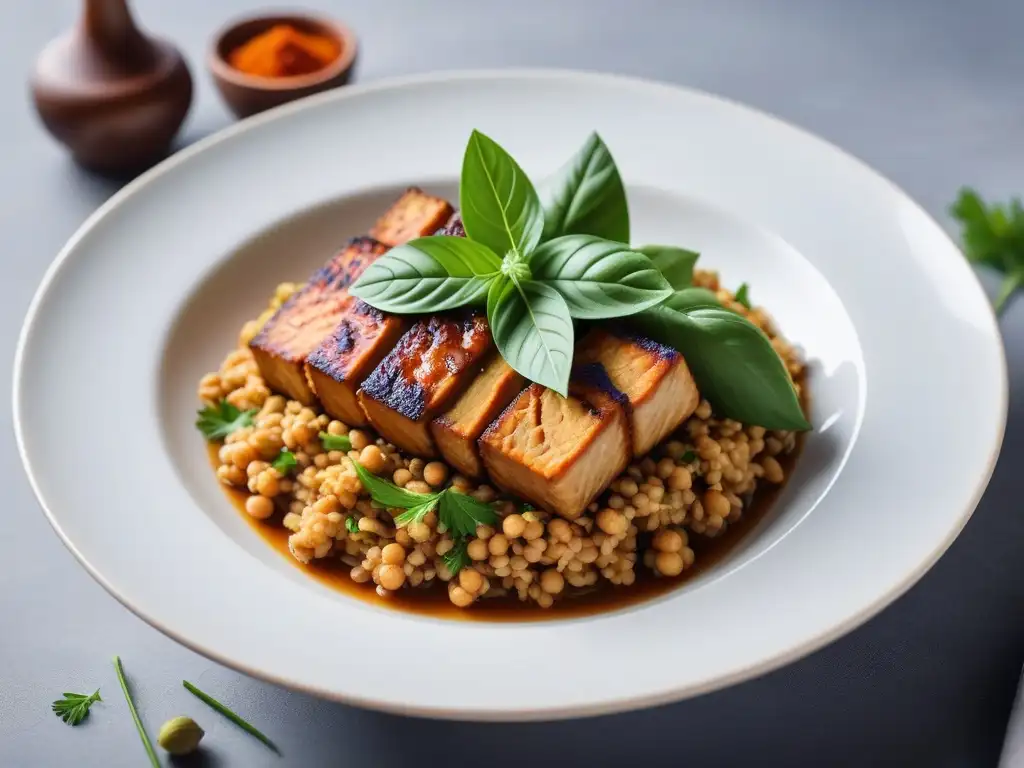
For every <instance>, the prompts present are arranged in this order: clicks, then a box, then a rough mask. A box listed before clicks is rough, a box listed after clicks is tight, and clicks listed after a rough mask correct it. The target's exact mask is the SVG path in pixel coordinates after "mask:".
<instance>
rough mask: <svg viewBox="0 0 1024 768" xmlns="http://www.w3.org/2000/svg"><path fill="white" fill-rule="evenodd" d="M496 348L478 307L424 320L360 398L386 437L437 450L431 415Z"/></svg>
mask: <svg viewBox="0 0 1024 768" xmlns="http://www.w3.org/2000/svg"><path fill="white" fill-rule="evenodd" d="M492 348H493V342H492V341H491V332H490V329H489V328H488V327H487V319H486V318H485V317H484V315H483V314H482V313H480V312H471V311H466V312H457V313H451V314H440V315H434V316H432V317H429V318H426V319H424V320H420V321H419V322H417V323H416V324H415V325H413V326H412V328H410V329H409V330H408V331H406V332H405V334H404V335H403V336H402V338H401V339H399V341H398V344H397V345H396V346H395V348H394V349H392V350H391V351H390V352H389V353H388V354H387V356H386V357H385V358H384V359H383V360H382V361H381V362H380V364H379V365H378V366H377V367H376V368H374V370H373V372H372V373H371V374H370V376H369V378H367V379H366V381H364V382H363V386H362V388H361V389H360V390H359V404H360V405H361V406H362V408H363V411H364V412H365V413H366V416H367V418H368V419H369V420H370V424H372V425H373V427H374V429H376V430H377V432H379V433H380V434H381V435H382V436H383V437H385V438H386V439H387V440H389V441H391V442H392V443H394V444H395V445H397V446H398V447H399V448H401V449H402V450H404V451H407V452H409V453H413V454H416V455H419V456H425V457H430V456H436V455H437V449H436V447H435V445H434V441H433V440H432V439H431V437H430V429H429V426H430V422H431V420H432V419H433V418H434V417H435V416H437V415H438V413H440V412H441V411H442V410H444V409H445V408H446V407H447V406H448V404H449V403H451V402H452V401H453V400H454V399H455V398H457V397H458V396H459V394H460V393H461V392H462V390H463V389H465V387H466V386H468V385H469V383H470V382H471V381H473V379H474V378H476V376H477V375H478V374H479V373H480V369H481V365H482V363H483V362H484V360H485V359H486V358H487V355H488V353H490V351H491V349H492Z"/></svg>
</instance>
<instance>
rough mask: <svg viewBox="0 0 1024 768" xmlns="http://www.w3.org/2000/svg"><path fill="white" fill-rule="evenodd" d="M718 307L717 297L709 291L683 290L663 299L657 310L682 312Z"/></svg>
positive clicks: (704, 289) (698, 289)
mask: <svg viewBox="0 0 1024 768" xmlns="http://www.w3.org/2000/svg"><path fill="white" fill-rule="evenodd" d="M718 306H721V305H720V304H719V303H718V297H717V296H715V292H714V291H709V290H708V289H707V288H683V289H682V290H680V291H675V292H674V293H673V294H672V295H671V296H669V297H668V298H667V299H665V301H663V302H662V303H661V304H660V305H659V306H658V309H661V308H662V307H664V308H666V309H677V310H683V309H696V308H697V307H718Z"/></svg>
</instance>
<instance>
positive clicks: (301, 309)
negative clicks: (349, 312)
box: [249, 237, 387, 405]
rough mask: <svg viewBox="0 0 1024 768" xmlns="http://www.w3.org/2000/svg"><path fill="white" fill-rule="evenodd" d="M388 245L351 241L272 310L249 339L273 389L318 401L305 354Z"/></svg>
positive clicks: (335, 320)
mask: <svg viewBox="0 0 1024 768" xmlns="http://www.w3.org/2000/svg"><path fill="white" fill-rule="evenodd" d="M386 250H387V247H386V246H385V245H383V244H382V243H379V242H378V241H376V240H374V239H373V238H370V237H357V238H354V239H353V240H351V241H349V243H348V244H347V245H346V246H345V247H344V248H342V249H341V250H340V251H339V252H338V253H337V254H335V255H334V257H332V258H331V260H330V261H329V262H327V264H325V265H324V266H323V267H321V268H320V269H318V270H317V271H316V272H315V273H313V276H312V277H311V278H310V279H309V282H308V283H306V285H305V286H304V287H303V288H302V289H301V290H299V291H298V292H297V293H295V294H294V295H293V296H292V297H291V298H290V299H288V301H286V302H285V303H284V304H283V305H282V306H281V308H280V309H279V310H277V312H275V313H274V315H273V317H271V318H270V319H269V320H268V321H267V323H266V325H264V326H263V328H262V330H261V331H260V332H259V333H258V334H256V337H255V338H254V339H253V340H252V341H251V342H249V348H250V349H251V350H252V353H253V357H255V358H256V364H257V365H258V366H259V368H260V373H261V374H263V378H264V379H266V381H267V383H268V384H269V385H270V387H271V389H273V390H275V391H277V392H282V393H284V394H286V395H288V397H290V398H292V399H293V400H298V401H299V402H301V403H304V404H306V405H310V404H312V403H313V402H314V401H315V397H314V395H313V390H312V389H310V386H309V382H308V381H307V380H306V371H305V362H306V356H307V355H309V354H310V353H311V352H312V351H313V350H315V349H316V348H317V346H318V345H319V344H320V342H321V341H323V339H324V337H325V336H327V335H328V334H329V333H330V332H331V331H332V330H333V329H334V327H335V326H336V325H337V324H338V321H339V320H340V319H341V317H342V315H343V314H344V311H345V308H346V307H347V305H348V304H349V303H350V302H349V295H348V291H347V290H346V289H347V288H348V286H349V285H351V284H352V283H353V282H354V281H355V280H356V278H358V277H359V275H361V274H362V272H363V270H364V269H366V267H367V265H369V264H370V263H371V262H373V261H374V260H375V259H376V258H377V257H378V256H380V255H381V254H382V253H384V252H385V251H386Z"/></svg>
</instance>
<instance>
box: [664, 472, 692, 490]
mask: <svg viewBox="0 0 1024 768" xmlns="http://www.w3.org/2000/svg"><path fill="white" fill-rule="evenodd" d="M692 486H693V476H692V475H691V474H690V470H688V469H687V468H686V467H676V468H675V469H673V470H672V474H671V475H669V476H668V489H669V490H670V491H685V490H688V489H689V488H691V487H692Z"/></svg>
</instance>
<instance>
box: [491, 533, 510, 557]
mask: <svg viewBox="0 0 1024 768" xmlns="http://www.w3.org/2000/svg"><path fill="white" fill-rule="evenodd" d="M487 550H488V551H489V552H490V553H491V554H492V555H504V554H505V553H506V552H507V551H508V539H507V538H506V537H505V534H503V533H496V534H494V535H493V536H492V537H491V538H490V539H488V540H487Z"/></svg>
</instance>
